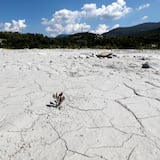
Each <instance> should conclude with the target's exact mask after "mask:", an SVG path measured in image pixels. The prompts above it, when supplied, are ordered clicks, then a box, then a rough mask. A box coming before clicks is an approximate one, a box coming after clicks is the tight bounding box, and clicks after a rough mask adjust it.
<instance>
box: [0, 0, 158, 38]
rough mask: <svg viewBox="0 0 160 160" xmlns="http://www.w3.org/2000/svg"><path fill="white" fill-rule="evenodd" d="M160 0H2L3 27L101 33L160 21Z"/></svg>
mask: <svg viewBox="0 0 160 160" xmlns="http://www.w3.org/2000/svg"><path fill="white" fill-rule="evenodd" d="M159 6H160V0H1V5H0V30H1V31H11V32H15V31H16V32H22V33H28V32H30V33H42V34H45V35H48V36H52V37H55V36H57V35H59V34H72V33H77V32H86V31H88V32H93V33H97V34H101V33H103V32H107V31H109V30H111V29H113V28H116V27H124V26H133V25H136V24H140V23H144V22H159V21H160V17H159V14H158V13H159Z"/></svg>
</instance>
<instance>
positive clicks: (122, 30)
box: [102, 22, 160, 37]
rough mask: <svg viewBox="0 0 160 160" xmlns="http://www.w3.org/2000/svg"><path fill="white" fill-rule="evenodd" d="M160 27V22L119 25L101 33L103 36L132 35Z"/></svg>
mask: <svg viewBox="0 0 160 160" xmlns="http://www.w3.org/2000/svg"><path fill="white" fill-rule="evenodd" d="M158 28H160V22H158V23H154V22H151V23H143V24H139V25H136V26H131V27H119V28H116V29H113V30H111V31H109V32H106V33H103V34H102V35H103V36H107V37H115V36H116V37H117V36H134V35H139V34H142V33H144V32H146V31H151V30H156V29H158Z"/></svg>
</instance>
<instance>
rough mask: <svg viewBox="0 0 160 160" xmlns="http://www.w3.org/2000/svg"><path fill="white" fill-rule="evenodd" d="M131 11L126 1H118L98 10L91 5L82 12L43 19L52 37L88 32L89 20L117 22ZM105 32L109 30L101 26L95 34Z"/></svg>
mask: <svg viewBox="0 0 160 160" xmlns="http://www.w3.org/2000/svg"><path fill="white" fill-rule="evenodd" d="M131 10H132V9H131V8H130V7H127V5H126V2H125V0H117V1H116V2H113V3H112V4H110V5H107V6H106V5H102V6H101V7H100V8H97V6H96V4H94V3H90V4H84V5H83V7H82V8H81V9H80V10H76V11H71V10H67V9H62V10H59V11H56V12H55V13H54V14H53V16H52V18H51V19H50V20H48V19H46V18H42V24H43V25H45V26H46V32H48V33H50V34H51V35H52V36H56V35H58V34H71V33H76V32H86V31H89V30H90V29H91V26H90V25H89V24H86V23H84V21H87V20H88V19H93V20H94V19H95V20H102V19H112V20H113V19H114V20H116V19H120V18H121V17H123V16H125V15H126V14H128V13H129V12H130V11H131ZM82 21H83V22H82ZM103 30H104V31H106V30H107V26H106V25H100V26H99V27H98V28H97V29H96V30H95V32H102V31H103Z"/></svg>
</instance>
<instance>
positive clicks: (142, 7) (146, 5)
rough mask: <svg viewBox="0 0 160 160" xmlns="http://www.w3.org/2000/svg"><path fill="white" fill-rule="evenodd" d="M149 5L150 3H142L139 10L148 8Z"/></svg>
mask: <svg viewBox="0 0 160 160" xmlns="http://www.w3.org/2000/svg"><path fill="white" fill-rule="evenodd" d="M148 7H150V4H149V3H146V4H143V5H140V6H139V7H138V9H137V10H138V11H140V10H142V9H145V8H148Z"/></svg>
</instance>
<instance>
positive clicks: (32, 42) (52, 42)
mask: <svg viewBox="0 0 160 160" xmlns="http://www.w3.org/2000/svg"><path fill="white" fill-rule="evenodd" d="M0 48H9V49H24V48H29V49H31V48H40V49H42V48H102V49H122V48H125V49H150V48H154V49H160V28H159V29H156V30H153V31H147V32H143V33H141V34H138V35H133V36H123V35H122V36H104V35H97V34H93V33H88V32H86V33H77V34H73V35H66V36H65V35H64V36H59V37H55V38H51V37H47V36H44V35H43V34H32V33H26V34H21V33H18V32H14V33H13V32H0Z"/></svg>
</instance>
